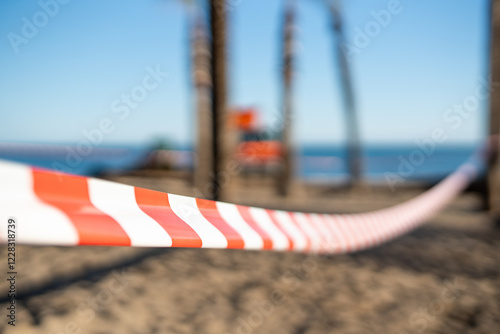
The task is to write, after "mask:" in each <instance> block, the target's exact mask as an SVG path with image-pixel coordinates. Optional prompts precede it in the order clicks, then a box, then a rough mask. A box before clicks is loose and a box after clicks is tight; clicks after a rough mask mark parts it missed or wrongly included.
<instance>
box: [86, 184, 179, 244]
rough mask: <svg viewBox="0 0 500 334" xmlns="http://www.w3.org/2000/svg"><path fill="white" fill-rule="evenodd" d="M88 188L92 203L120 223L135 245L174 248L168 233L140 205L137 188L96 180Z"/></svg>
mask: <svg viewBox="0 0 500 334" xmlns="http://www.w3.org/2000/svg"><path fill="white" fill-rule="evenodd" d="M88 185H89V196H90V201H91V202H92V204H93V205H94V206H95V207H96V208H97V209H99V210H101V211H102V212H104V213H105V214H107V215H108V216H110V217H111V218H113V219H114V220H116V221H117V222H118V224H120V226H121V227H122V228H123V230H124V231H125V232H126V233H127V235H128V236H129V238H130V242H131V244H132V246H143V247H170V246H172V238H171V237H170V236H169V235H168V233H167V232H166V231H165V230H164V229H163V228H162V227H161V226H160V224H158V223H157V222H156V221H155V220H154V219H153V218H151V217H150V216H148V215H147V214H146V213H145V212H144V211H142V210H141V208H139V205H137V201H136V199H135V191H134V187H132V186H128V185H124V184H118V183H114V182H109V181H103V180H97V179H88Z"/></svg>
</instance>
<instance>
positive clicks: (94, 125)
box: [0, 0, 489, 197]
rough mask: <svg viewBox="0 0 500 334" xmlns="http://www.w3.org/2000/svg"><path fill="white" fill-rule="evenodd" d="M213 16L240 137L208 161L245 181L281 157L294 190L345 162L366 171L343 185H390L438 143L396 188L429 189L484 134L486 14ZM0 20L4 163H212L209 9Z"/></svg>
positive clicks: (184, 4)
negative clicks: (420, 183)
mask: <svg viewBox="0 0 500 334" xmlns="http://www.w3.org/2000/svg"><path fill="white" fill-rule="evenodd" d="M222 6H223V7H224V8H223V7H220V8H219V10H220V11H223V13H224V33H225V34H226V38H225V51H224V57H225V61H226V62H225V64H224V67H225V69H224V70H225V72H226V74H225V75H223V77H224V79H225V82H224V83H223V86H224V87H223V90H224V93H223V96H224V101H222V103H223V104H224V107H222V108H223V110H222V112H221V111H220V110H219V109H217V112H218V113H219V114H220V115H221V116H220V117H225V118H232V124H233V125H232V126H231V127H232V130H233V132H236V133H233V135H232V136H226V137H225V138H224V140H225V141H229V142H231V143H230V145H229V146H230V148H229V151H228V150H227V149H226V150H225V151H224V150H222V149H219V155H221V152H226V155H230V156H233V157H236V159H237V160H238V163H240V164H242V165H244V166H242V167H245V166H246V167H248V168H250V166H251V165H253V167H254V169H256V168H257V165H259V167H261V168H268V170H272V169H273V167H272V166H271V167H270V165H272V164H273V163H276V161H275V160H276V159H275V158H280V157H282V155H283V154H284V151H288V150H289V151H290V152H291V153H290V157H288V156H287V157H285V165H286V164H291V165H293V175H292V176H293V177H294V178H299V179H302V180H309V181H312V182H314V181H320V182H325V181H329V182H334V181H339V180H345V179H346V178H348V175H349V173H350V172H352V168H350V163H349V148H351V149H353V150H354V151H353V152H351V153H352V155H355V156H354V157H353V158H354V159H359V160H360V161H359V164H361V165H362V166H360V167H358V169H360V170H359V171H354V172H355V173H360V174H362V178H363V179H366V180H367V181H369V182H372V181H374V182H380V181H382V182H386V180H387V177H388V176H387V175H384V173H385V174H386V173H388V172H395V173H397V168H398V166H399V165H400V163H401V158H399V157H400V156H401V157H402V158H404V159H405V160H408V159H409V155H410V154H411V153H412V151H413V150H415V149H419V147H420V146H422V145H424V144H420V146H419V144H418V143H425V142H427V141H429V140H432V135H433V131H435V130H436V129H442V130H443V134H442V137H443V140H442V141H441V142H440V143H438V145H436V146H437V147H436V148H435V150H436V152H432V154H429V155H428V156H426V157H425V159H423V160H424V161H423V162H422V163H421V164H419V165H418V166H415V167H418V168H415V171H414V172H412V173H411V175H409V176H408V177H405V179H408V180H410V179H412V180H414V179H433V180H437V179H439V178H441V177H443V176H444V175H446V174H448V173H449V172H451V171H452V170H454V169H455V168H456V167H457V166H458V165H459V164H460V163H461V162H463V161H464V160H465V159H466V158H467V157H468V156H469V155H470V153H471V152H472V151H473V150H474V147H475V146H476V145H477V144H478V143H479V142H481V140H483V138H484V137H485V134H486V133H487V121H488V118H487V115H488V114H487V106H488V103H487V102H488V100H487V98H484V97H483V98H476V99H473V101H472V102H470V101H467V100H466V99H467V98H468V97H470V96H473V97H474V96H475V94H476V91H477V90H478V89H481V90H482V91H481V92H483V91H484V92H486V93H487V91H488V82H489V76H488V52H489V51H488V50H489V42H488V41H489V25H488V22H489V2H488V1H486V0H484V1H483V0H481V1H474V2H467V3H464V4H461V5H460V6H457V5H456V4H455V3H454V2H453V1H451V0H450V1H441V2H439V3H434V4H432V5H429V3H427V2H425V1H420V2H412V1H403V0H401V1H371V2H369V3H366V2H359V1H346V2H345V3H342V4H341V3H339V2H337V1H320V0H308V1H272V2H265V1H260V0H256V1H244V0H234V1H227V2H224V3H223V4H222ZM2 7H3V8H2V14H0V15H1V16H2V17H1V22H2V23H1V27H0V29H1V30H2V31H3V33H4V35H5V37H6V38H3V39H2V41H1V42H0V48H1V51H2V52H1V60H2V61H1V63H0V66H1V71H2V73H3V80H1V82H0V85H1V87H0V88H1V89H2V91H3V92H4V98H3V99H2V100H1V101H0V110H2V123H1V127H2V128H1V131H0V141H1V143H0V157H2V158H6V159H13V160H18V161H22V162H27V163H31V164H35V165H39V166H42V167H46V168H55V169H58V168H59V169H61V170H64V171H67V172H73V173H82V174H86V175H92V174H96V173H99V172H102V171H108V172H109V171H113V170H122V171H123V170H130V169H134V168H137V167H139V166H143V164H144V162H145V161H146V160H147V159H146V158H145V157H146V156H148V157H149V156H150V155H148V153H151V150H155V149H162V150H168V151H169V152H171V154H167V155H165V154H163V155H160V156H155V157H156V158H159V160H160V162H163V163H164V164H166V165H170V167H172V168H182V169H188V170H192V169H193V168H194V167H195V166H196V165H197V159H194V156H193V155H192V154H191V153H193V152H196V149H197V148H198V150H201V151H203V152H205V153H206V154H207V157H204V156H203V155H202V156H200V159H198V160H199V161H198V163H199V164H200V165H203V164H204V161H205V162H206V164H208V165H210V166H211V164H213V162H211V161H210V160H211V159H213V155H212V153H211V152H210V151H211V150H213V145H206V144H207V142H208V144H210V140H211V139H210V136H211V135H212V133H211V132H212V124H213V123H217V122H219V123H220V122H221V121H220V120H219V119H218V118H217V117H215V118H213V115H212V114H211V112H212V111H211V110H212V104H213V103H214V102H213V101H211V94H212V92H211V87H212V78H211V71H210V64H211V63H210V62H211V49H210V45H209V41H210V36H211V31H210V26H211V20H210V15H209V8H208V7H209V5H208V3H206V2H203V1H181V0H179V1H168V0H165V1H160V0H155V1H146V2H140V3H139V2H136V1H120V2H113V1H107V2H105V3H102V2H93V1H86V2H85V3H76V2H69V3H68V4H62V3H61V4H60V3H58V2H53V1H47V2H43V1H42V2H40V3H38V2H37V1H23V2H6V3H4V4H3V5H2ZM450 11H451V12H450ZM45 13H46V14H45ZM451 13H452V14H451ZM37 14H39V15H37ZM337 25H338V27H337ZM287 32H288V34H287ZM344 58H345V59H344ZM151 72H154V73H157V74H156V76H153V77H151V74H150V73H151ZM344 72H347V73H344ZM148 78H149V79H148ZM145 81H146V82H145ZM144 85H146V86H148V85H149V86H148V87H147V88H146V87H144ZM288 96H289V97H288ZM287 99H288V100H287ZM286 101H290V102H289V103H287V102H286ZM215 103H220V102H219V101H217V102H215ZM464 103H469V104H470V106H469V105H467V106H466V107H465V106H464ZM460 107H461V108H462V109H464V108H466V109H465V110H463V111H462V112H461V111H460V110H458V109H457V108H460ZM204 109H205V110H204ZM288 113H289V114H288ZM203 114H208V118H206V119H205V118H203V117H204V116H203ZM353 114H354V118H353V117H351V115H353ZM286 115H289V116H286ZM214 120H216V121H214ZM108 121H109V124H108ZM212 121H213V122H212ZM101 122H104V123H105V124H104V125H106V126H105V128H106V131H102V129H100V126H101V125H102V124H101ZM225 122H227V120H226V121H225ZM220 126H225V125H224V124H223V125H220ZM226 130H227V129H226ZM285 130H286V131H285ZM221 131H222V130H221ZM226 132H231V129H228V130H227V131H226ZM287 133H289V134H288V135H287ZM200 137H201V139H202V141H203V140H204V141H205V147H204V146H203V144H200V143H199V142H197V140H198V139H199V138H200ZM197 138H198V139H197ZM205 139H208V140H205ZM353 140H354V141H355V142H354V143H352V141H353ZM32 144H36V145H32ZM226 146H228V145H226ZM424 146H425V145H424ZM353 147H354V148H353ZM424 151H425V150H424ZM202 154H203V153H202ZM358 155H359V157H357V156H358ZM110 157H113V158H112V159H110ZM161 157H163V159H162V158H161ZM221 158H223V157H222V155H221V156H220V157H219V158H218V159H221ZM216 159H217V158H216ZM288 159H291V160H292V161H291V162H287V160H288ZM157 160H158V159H157ZM250 160H251V161H250ZM278 160H279V159H278ZM281 162H283V161H281ZM148 163H149V162H148ZM210 166H208V167H204V166H201V168H202V169H203V168H206V169H207V168H208V169H211V168H212V167H210ZM351 167H352V166H351ZM248 168H247V169H248ZM212 169H213V168H212ZM281 171H283V168H282V169H281ZM356 177H360V176H356ZM205 178H206V177H205ZM205 182H207V181H205ZM205 197H213V196H211V195H209V194H208V195H206V196H205Z"/></svg>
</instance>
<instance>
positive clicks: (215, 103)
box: [210, 0, 234, 199]
mask: <svg viewBox="0 0 500 334" xmlns="http://www.w3.org/2000/svg"><path fill="white" fill-rule="evenodd" d="M226 3H227V0H210V25H211V27H210V29H211V37H212V44H211V45H212V47H211V50H212V52H211V53H212V82H213V90H212V119H213V122H212V134H213V138H212V147H213V148H212V152H213V170H214V174H215V175H214V178H213V197H212V198H213V199H229V198H228V194H229V192H230V191H229V190H230V189H229V185H230V183H231V182H234V180H231V178H234V175H230V173H229V172H228V169H229V168H230V166H229V165H230V159H232V147H233V145H234V143H233V142H232V141H233V139H234V138H233V137H232V134H233V133H232V129H231V128H230V124H229V122H228V110H227V87H226V84H227V71H226V68H227V54H226V52H227V50H226V41H227V31H226V16H227V10H226V9H227V8H226Z"/></svg>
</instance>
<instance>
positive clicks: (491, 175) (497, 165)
mask: <svg viewBox="0 0 500 334" xmlns="http://www.w3.org/2000/svg"><path fill="white" fill-rule="evenodd" d="M491 6H492V7H491V37H490V38H491V51H490V52H491V54H490V57H491V60H490V61H491V65H490V66H491V81H490V85H492V84H493V83H497V82H500V1H498V0H493V1H492V4H491ZM490 88H491V89H490V91H491V96H490V120H489V127H490V128H489V132H490V136H491V137H490V138H491V139H490V140H491V146H492V147H491V148H492V150H491V155H490V159H489V164H488V190H487V192H488V206H489V209H490V211H491V213H492V216H493V218H494V219H495V220H496V222H497V224H498V226H500V160H499V159H500V157H499V154H498V145H499V136H500V91H499V90H498V89H493V87H490Z"/></svg>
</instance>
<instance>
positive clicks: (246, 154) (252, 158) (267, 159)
mask: <svg viewBox="0 0 500 334" xmlns="http://www.w3.org/2000/svg"><path fill="white" fill-rule="evenodd" d="M230 121H231V124H232V126H234V127H235V128H236V129H237V130H238V132H239V143H238V145H237V148H236V158H237V160H238V162H239V163H240V164H242V165H243V166H249V167H256V166H266V165H270V164H275V163H277V162H278V161H279V159H280V157H281V154H282V145H281V142H280V141H279V140H275V139H273V138H269V137H272V135H271V136H270V135H269V133H267V132H266V131H263V128H262V126H260V125H259V123H258V112H257V110H255V109H254V108H245V109H237V110H235V111H233V112H232V113H231V117H230Z"/></svg>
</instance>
